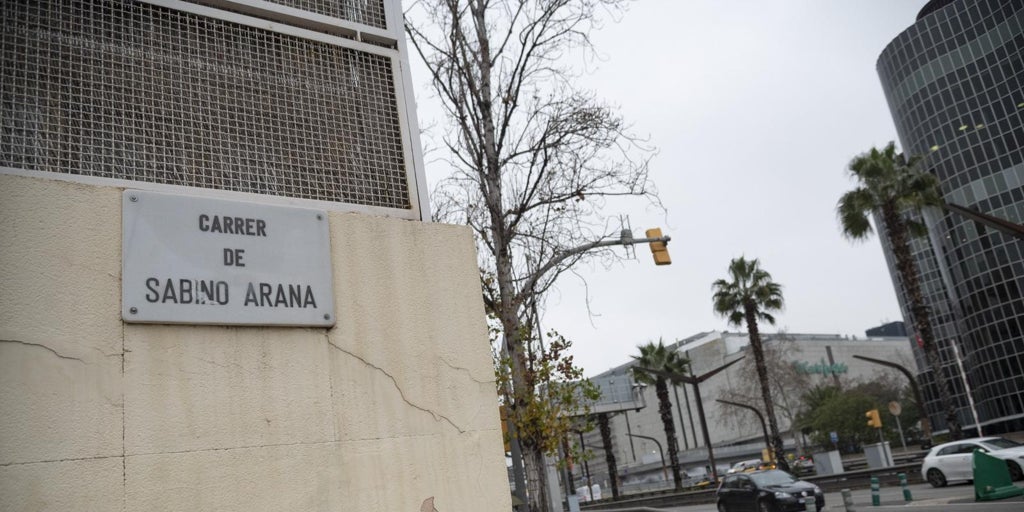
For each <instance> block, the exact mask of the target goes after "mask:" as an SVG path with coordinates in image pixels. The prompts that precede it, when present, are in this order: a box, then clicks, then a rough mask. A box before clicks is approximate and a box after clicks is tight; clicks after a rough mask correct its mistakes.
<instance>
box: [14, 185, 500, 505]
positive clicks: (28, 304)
mask: <svg viewBox="0 0 1024 512" xmlns="http://www.w3.org/2000/svg"><path fill="white" fill-rule="evenodd" d="M120 194H121V189H120V188H116V187H106V186H93V185H85V184H80V183H70V182H64V181H56V180H51V179H45V178H37V177H23V176H13V175H6V174H0V510H5V511H22V510H26V511H27V510H33V511H35V510H60V511H68V510H83V511H84V510H89V511H98V510H102V511H114V510H125V511H160V510H167V511H183V510H211V511H212V510H216V511H236V510H237V511H260V510H267V511H271V510H273V511H314V510H315V511H342V510H344V511H349V510H352V511H355V510H358V511H375V510H376V511H388V512H392V511H411V512H417V511H419V510H420V507H421V505H422V504H423V503H424V501H425V500H427V499H429V498H431V497H433V498H434V506H435V507H436V509H437V510H438V511H440V512H446V511H465V510H501V509H504V510H508V509H510V507H511V504H510V502H509V499H510V498H509V489H508V482H507V478H506V470H505V460H504V456H503V454H502V442H501V431H500V428H499V423H498V414H497V402H496V398H495V387H494V382H493V381H494V376H493V371H492V369H491V361H490V356H489V351H488V345H487V334H486V330H485V325H484V313H483V307H482V304H481V301H480V285H479V279H478V277H477V270H476V256H475V252H474V247H473V243H472V239H471V235H470V232H469V231H468V230H467V229H465V228H462V227H454V226H447V225H438V224H425V223H420V222H409V221H402V220H395V219H388V218H378V217H371V216H366V215H358V214H341V213H331V214H330V226H331V244H332V258H333V264H334V268H333V272H334V291H335V299H334V300H335V304H336V310H337V315H338V322H337V325H336V326H335V327H334V328H332V329H329V330H328V329H315V328H261V327H219V326H170V325H140V324H125V323H123V322H122V321H121V317H120V300H121V279H120V273H121V195H120Z"/></svg>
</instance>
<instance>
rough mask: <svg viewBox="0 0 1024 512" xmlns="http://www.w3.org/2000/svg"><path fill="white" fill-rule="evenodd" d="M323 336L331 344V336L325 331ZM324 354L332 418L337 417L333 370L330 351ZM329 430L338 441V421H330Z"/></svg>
mask: <svg viewBox="0 0 1024 512" xmlns="http://www.w3.org/2000/svg"><path fill="white" fill-rule="evenodd" d="M323 336H324V341H325V342H327V344H328V345H330V344H331V337H330V336H328V335H327V332H326V331H325V332H324V334H323ZM326 355H327V389H328V390H329V391H330V393H331V395H330V396H331V417H332V418H337V417H338V414H337V411H335V410H334V407H335V401H334V372H332V371H331V364H330V356H331V354H330V351H328V353H327V354H326ZM331 431H332V433H333V434H334V437H333V438H332V439H334V440H335V441H340V440H341V438H340V436H339V435H338V422H337V421H331Z"/></svg>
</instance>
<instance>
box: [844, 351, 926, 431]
mask: <svg viewBox="0 0 1024 512" xmlns="http://www.w3.org/2000/svg"><path fill="white" fill-rule="evenodd" d="M853 358H854V359H860V360H861V361H867V362H869V363H875V364H880V365H882V366H888V367H889V368H894V369H896V370H899V372H900V373H902V374H903V376H904V377H906V378H907V380H909V381H910V391H911V392H912V393H914V401H915V402H917V410H918V413H919V414H920V415H921V435H923V436H924V438H925V439H927V440H928V444H929V445H930V444H931V441H932V423H931V421H930V420H929V419H928V411H927V410H926V409H925V408H924V399H923V398H922V397H921V388H920V387H919V386H918V385H917V378H916V377H914V374H913V373H910V370H908V369H906V368H905V367H904V366H903V365H900V364H896V363H894V362H892V361H885V360H882V359H875V358H873V357H867V356H858V355H854V356H853Z"/></svg>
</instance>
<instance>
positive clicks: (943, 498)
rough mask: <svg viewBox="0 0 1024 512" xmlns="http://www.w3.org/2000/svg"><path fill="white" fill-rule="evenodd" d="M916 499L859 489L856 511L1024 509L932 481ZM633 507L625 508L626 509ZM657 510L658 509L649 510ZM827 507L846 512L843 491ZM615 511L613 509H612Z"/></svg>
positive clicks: (692, 510)
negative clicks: (875, 497)
mask: <svg viewBox="0 0 1024 512" xmlns="http://www.w3.org/2000/svg"><path fill="white" fill-rule="evenodd" d="M909 488H910V492H911V495H912V497H913V501H911V502H905V501H904V500H903V490H902V489H900V488H899V487H883V488H882V490H881V492H880V493H879V494H880V498H881V505H880V506H878V507H874V506H872V505H871V490H870V489H857V490H854V491H852V496H853V503H854V510H856V512H887V511H893V510H903V511H905V512H906V511H907V510H908V508H911V510H912V511H913V512H930V511H937V512H938V511H942V512H968V511H970V512H988V511H994V512H1001V511H1011V510H1012V511H1016V512H1020V511H1021V510H1024V498H1022V497H1017V498H1011V499H1006V500H1000V501H983V502H975V501H974V487H973V486H971V485H963V484H961V485H950V486H948V487H942V488H939V489H935V488H933V487H932V486H930V485H928V484H916V485H911V486H910V487H909ZM627 510H629V509H623V512H625V511H627ZM647 510H654V509H647ZM656 510H659V511H664V512H717V509H716V508H715V505H714V504H706V505H688V506H685V507H669V508H663V509H656ZM825 510H826V511H829V512H843V511H845V510H846V509H845V508H844V506H843V498H842V495H841V494H840V493H839V492H830V493H827V494H825ZM609 512H611V511H609Z"/></svg>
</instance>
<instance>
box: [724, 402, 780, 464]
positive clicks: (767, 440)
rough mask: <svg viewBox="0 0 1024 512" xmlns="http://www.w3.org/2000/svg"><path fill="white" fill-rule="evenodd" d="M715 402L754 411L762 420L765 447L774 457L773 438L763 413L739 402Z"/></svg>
mask: <svg viewBox="0 0 1024 512" xmlns="http://www.w3.org/2000/svg"><path fill="white" fill-rule="evenodd" d="M715 401H716V402H721V403H723V404H727V405H734V406H736V407H742V408H744V409H750V410H751V411H754V414H756V415H757V419H759V420H761V431H762V432H764V445H765V447H767V448H768V453H771V454H773V455H774V452H773V451H772V441H771V438H770V437H768V427H766V426H765V424H764V415H763V414H761V411H759V410H757V408H756V407H753V406H750V405H747V404H741V403H738V402H730V401H728V400H720V399H719V400H715Z"/></svg>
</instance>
